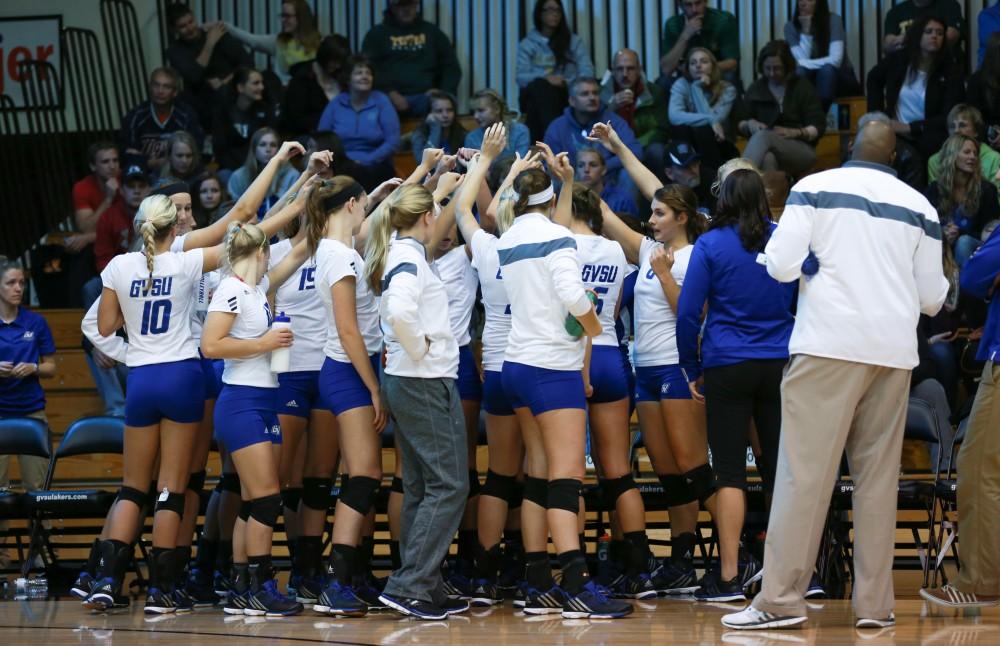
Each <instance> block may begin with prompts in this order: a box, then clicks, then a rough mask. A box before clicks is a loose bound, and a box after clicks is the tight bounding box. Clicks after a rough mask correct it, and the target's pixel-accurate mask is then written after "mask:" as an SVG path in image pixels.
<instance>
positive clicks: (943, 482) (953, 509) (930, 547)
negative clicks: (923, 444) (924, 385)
mask: <svg viewBox="0 0 1000 646" xmlns="http://www.w3.org/2000/svg"><path fill="white" fill-rule="evenodd" d="M968 427H969V418H968V417H966V418H965V419H963V420H962V421H961V423H959V425H958V430H957V431H956V433H955V439H954V440H953V441H952V445H951V446H950V447H948V455H950V456H951V459H950V460H949V461H948V468H947V469H946V470H945V473H944V477H942V475H941V469H940V468H938V469H936V472H935V477H934V486H933V489H932V493H931V499H930V503H929V509H930V514H929V519H928V527H929V529H928V532H929V535H928V544H927V559H926V560H925V562H924V579H923V587H925V588H926V587H927V586H928V585H930V586H931V587H936V586H937V577H938V574H940V575H941V582H942V585H944V584H947V583H948V575H947V574H946V573H945V571H944V560H945V559H946V558H947V557H948V553H949V552H950V553H951V556H952V558H953V559H954V562H955V567H956V569H957V568H960V567H961V564H960V563H959V559H958V519H957V518H956V514H957V512H958V479H957V475H956V474H955V466H956V465H955V459H956V457H957V453H958V448H959V447H960V446H961V444H962V442H963V441H964V440H965V433H966V431H967V429H968ZM944 454H945V447H942V448H941V451H940V452H939V460H938V466H939V467H940V462H941V460H940V456H942V455H944ZM939 511H940V514H941V517H940V520H939V519H938V512H939ZM932 563H933V565H932ZM931 570H933V572H934V575H933V580H931Z"/></svg>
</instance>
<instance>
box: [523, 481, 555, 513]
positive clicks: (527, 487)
mask: <svg viewBox="0 0 1000 646" xmlns="http://www.w3.org/2000/svg"><path fill="white" fill-rule="evenodd" d="M524 499H525V500H527V501H528V502H533V503H535V504H536V505H538V506H539V507H541V508H542V509H545V508H547V507H548V506H549V481H548V480H546V479H545V478H535V477H532V476H524Z"/></svg>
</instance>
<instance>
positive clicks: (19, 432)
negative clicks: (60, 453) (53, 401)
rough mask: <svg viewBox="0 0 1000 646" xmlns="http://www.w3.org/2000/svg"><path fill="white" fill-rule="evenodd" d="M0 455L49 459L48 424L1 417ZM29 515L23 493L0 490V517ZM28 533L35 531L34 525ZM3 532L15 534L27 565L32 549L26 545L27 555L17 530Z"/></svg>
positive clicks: (3, 518)
mask: <svg viewBox="0 0 1000 646" xmlns="http://www.w3.org/2000/svg"><path fill="white" fill-rule="evenodd" d="M0 455H30V456H33V457H38V458H45V459H46V460H51V458H52V448H51V446H50V444H49V428H48V425H47V424H46V423H45V422H43V421H42V420H39V419H35V418H33V417H10V418H7V419H0ZM50 468H51V462H50ZM31 518H32V515H31V512H30V511H29V509H28V507H27V506H26V495H25V494H23V493H14V492H12V491H9V490H6V491H0V520H31ZM31 533H32V534H34V528H32V530H31ZM4 534H5V535H7V536H10V535H13V536H14V541H15V544H16V545H17V557H18V559H19V560H20V561H21V563H22V564H30V558H29V557H30V555H31V549H30V547H29V549H28V557H26V556H25V554H24V547H23V546H22V545H21V534H20V532H12V531H11V530H10V528H8V529H7V530H6V531H5V532H4ZM29 546H30V543H29ZM23 568H24V565H22V569H23ZM25 571H27V570H25Z"/></svg>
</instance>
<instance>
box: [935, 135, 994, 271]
mask: <svg viewBox="0 0 1000 646" xmlns="http://www.w3.org/2000/svg"><path fill="white" fill-rule="evenodd" d="M938 172H939V175H938V179H937V181H936V182H933V183H931V185H930V186H928V187H927V191H926V192H925V196H926V197H927V201H928V202H930V203H931V204H933V205H934V207H935V208H936V209H937V212H938V218H939V219H940V222H941V233H942V235H943V237H944V242H945V243H946V244H948V245H950V246H951V247H952V250H953V251H954V254H955V263H956V264H957V265H958V266H959V267H961V266H962V265H964V264H965V261H966V260H968V259H969V256H971V255H972V252H973V251H975V250H976V248H977V247H978V246H979V245H980V243H981V242H982V233H983V225H985V224H986V223H987V222H990V221H991V220H995V219H997V218H1000V203H998V202H997V189H996V187H995V186H993V185H992V184H990V183H989V182H988V181H986V178H984V177H983V176H982V170H981V169H980V166H979V142H978V141H977V140H976V138H975V137H968V136H966V135H952V136H950V137H948V139H947V140H946V141H945V142H944V147H943V148H942V149H941V159H940V162H939V166H938Z"/></svg>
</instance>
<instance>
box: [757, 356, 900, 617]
mask: <svg viewBox="0 0 1000 646" xmlns="http://www.w3.org/2000/svg"><path fill="white" fill-rule="evenodd" d="M909 385H910V371H909V370H900V369H895V368H886V367H882V366H874V365H869V364H862V363H852V362H849V361H839V360H836V359H824V358H821V357H814V356H809V355H796V356H795V357H793V358H792V361H791V363H790V364H789V368H788V371H787V373H786V374H785V378H784V380H783V381H782V384H781V440H780V444H779V449H778V470H777V476H776V478H775V486H774V499H773V500H772V502H771V518H770V521H769V523H768V528H767V542H766V543H765V548H764V580H763V583H762V588H761V592H760V594H759V595H757V597H755V598H754V600H753V605H754V607H755V608H757V609H759V610H762V611H764V612H770V613H774V614H779V615H795V616H804V615H805V614H806V604H805V599H804V595H805V592H806V589H807V588H808V587H809V579H810V578H811V576H812V573H813V568H814V566H815V563H816V554H817V551H818V550H819V542H820V537H821V534H822V532H823V526H824V524H825V522H826V515H827V509H828V508H829V506H830V497H831V495H832V493H833V485H834V482H835V479H836V477H837V469H838V467H839V466H840V457H841V455H842V453H843V452H844V451H845V449H846V451H847V460H848V463H849V464H850V469H851V475H852V476H853V478H854V482H855V489H854V514H853V517H854V570H855V580H854V586H853V605H854V612H855V614H856V615H857V616H858V617H859V618H867V619H884V618H886V617H888V616H889V613H890V612H892V609H893V604H894V599H893V588H892V558H893V550H894V548H895V528H896V495H897V486H898V482H899V466H900V453H901V451H902V444H903V431H904V429H905V426H906V408H907V400H908V391H909Z"/></svg>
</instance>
